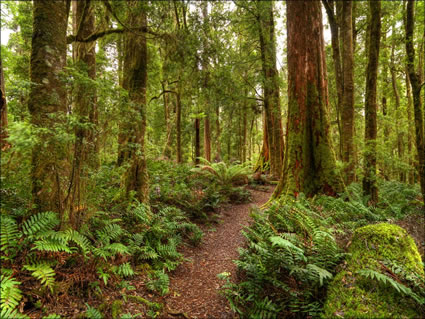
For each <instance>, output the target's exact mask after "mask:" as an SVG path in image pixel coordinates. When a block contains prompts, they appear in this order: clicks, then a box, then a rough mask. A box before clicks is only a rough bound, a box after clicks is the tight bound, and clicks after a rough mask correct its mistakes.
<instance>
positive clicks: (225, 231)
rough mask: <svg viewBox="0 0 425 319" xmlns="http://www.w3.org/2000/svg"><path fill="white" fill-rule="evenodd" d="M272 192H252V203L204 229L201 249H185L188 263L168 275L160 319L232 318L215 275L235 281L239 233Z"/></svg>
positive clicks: (228, 212)
mask: <svg viewBox="0 0 425 319" xmlns="http://www.w3.org/2000/svg"><path fill="white" fill-rule="evenodd" d="M272 191H273V188H272V187H269V188H267V191H255V190H253V191H251V194H252V202H251V203H248V204H241V205H233V206H230V207H228V208H226V209H225V210H224V211H223V212H222V213H221V218H220V223H219V224H217V225H215V226H214V228H211V227H209V228H208V227H205V229H204V232H205V236H204V239H203V242H202V244H201V245H200V246H198V247H195V248H193V247H185V248H184V251H183V254H184V256H185V258H187V259H188V260H189V261H186V262H184V263H183V264H182V265H180V266H179V267H178V268H177V269H176V270H175V271H174V272H173V273H172V274H171V275H170V293H169V294H168V296H167V297H166V299H165V301H166V308H165V310H166V313H167V311H168V313H167V314H166V315H165V317H163V318H173V317H174V318H179V317H180V318H214V319H220V318H234V314H233V313H232V311H231V310H230V307H229V306H228V302H227V300H226V299H225V298H224V297H223V296H221V295H219V287H220V286H221V285H222V284H223V282H222V281H221V280H220V279H218V278H217V274H220V273H222V272H224V271H227V272H230V273H231V274H232V278H233V279H234V278H235V273H236V266H235V264H234V263H233V262H232V261H233V260H234V259H237V258H238V256H239V253H238V250H237V249H238V247H240V246H242V245H243V242H244V237H243V235H242V234H241V230H242V229H243V228H244V227H245V226H247V225H248V224H249V221H250V217H249V213H250V211H251V207H252V206H257V207H258V206H261V205H262V204H264V203H266V202H267V200H268V199H269V198H270V195H271V193H272Z"/></svg>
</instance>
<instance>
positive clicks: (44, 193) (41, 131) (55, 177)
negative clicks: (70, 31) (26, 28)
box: [28, 0, 69, 220]
mask: <svg viewBox="0 0 425 319" xmlns="http://www.w3.org/2000/svg"><path fill="white" fill-rule="evenodd" d="M68 12H69V6H68V3H67V1H65V0H58V1H50V0H36V1H34V6H33V37H32V48H31V60H30V66H31V82H32V83H33V85H32V87H31V92H30V97H29V103H28V109H29V111H30V114H31V123H32V124H33V126H34V128H35V130H34V131H35V132H36V133H35V134H36V135H37V144H36V145H35V146H34V148H33V150H32V163H31V180H32V195H33V203H34V211H35V212H42V211H55V212H59V213H60V214H61V218H62V220H63V219H64V216H63V212H64V205H63V201H64V188H65V187H64V186H65V183H66V181H64V178H65V176H68V172H67V167H68V165H67V164H68V163H67V161H66V158H67V145H64V144H65V142H64V141H63V140H61V139H60V137H59V136H60V135H59V134H58V132H59V131H58V130H59V129H63V128H59V127H60V126H61V125H62V124H63V123H64V119H65V116H66V90H65V86H64V84H63V83H62V81H61V78H60V73H61V72H62V71H63V68H64V66H65V64H66V28H67V20H68Z"/></svg>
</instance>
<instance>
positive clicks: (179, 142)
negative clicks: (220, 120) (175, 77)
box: [176, 81, 200, 163]
mask: <svg viewBox="0 0 425 319" xmlns="http://www.w3.org/2000/svg"><path fill="white" fill-rule="evenodd" d="M180 94H181V83H180V81H179V83H178V84H177V94H176V153H177V154H176V156H177V163H182V162H183V156H182V125H181V123H182V102H181V96H180ZM199 156H200V155H199Z"/></svg>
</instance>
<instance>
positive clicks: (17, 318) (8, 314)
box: [0, 308, 29, 319]
mask: <svg viewBox="0 0 425 319" xmlns="http://www.w3.org/2000/svg"><path fill="white" fill-rule="evenodd" d="M11 318H13V319H29V317H28V316H27V315H24V314H22V313H20V312H18V309H8V308H2V309H1V312H0V319H11Z"/></svg>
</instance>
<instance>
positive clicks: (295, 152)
mask: <svg viewBox="0 0 425 319" xmlns="http://www.w3.org/2000/svg"><path fill="white" fill-rule="evenodd" d="M287 34H288V45H287V47H288V129H287V143H286V153H285V166H284V169H283V172H282V175H281V176H282V177H281V179H280V182H279V184H278V186H277V188H276V190H275V192H274V194H273V197H274V198H275V197H277V196H279V195H280V194H290V195H294V196H295V197H296V196H297V195H298V194H299V193H301V192H302V193H304V194H306V195H307V196H314V195H315V194H318V193H324V194H328V195H336V193H337V192H339V191H340V190H341V187H342V181H341V180H340V178H339V177H338V176H337V175H336V172H335V171H336V163H335V154H334V153H333V150H332V146H331V139H330V136H329V127H330V124H329V115H328V92H327V80H326V79H327V75H326V61H325V51H324V39H323V25H322V12H321V6H320V2H317V1H287Z"/></svg>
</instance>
